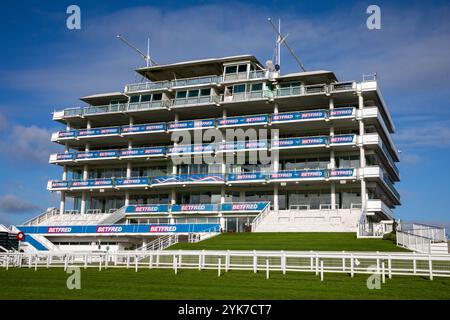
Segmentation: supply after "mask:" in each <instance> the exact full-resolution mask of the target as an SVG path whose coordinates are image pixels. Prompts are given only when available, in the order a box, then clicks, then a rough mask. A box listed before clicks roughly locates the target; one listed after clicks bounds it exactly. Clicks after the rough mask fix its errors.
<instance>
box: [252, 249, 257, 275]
mask: <svg viewBox="0 0 450 320" xmlns="http://www.w3.org/2000/svg"><path fill="white" fill-rule="evenodd" d="M257 269H258V257H257V256H256V250H253V273H256V272H258V270H257Z"/></svg>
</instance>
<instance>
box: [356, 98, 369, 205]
mask: <svg viewBox="0 0 450 320" xmlns="http://www.w3.org/2000/svg"><path fill="white" fill-rule="evenodd" d="M363 108H364V97H363V95H362V92H358V109H359V110H361V111H360V112H361V114H362V110H363ZM358 122H359V136H360V137H361V138H360V139H361V143H360V145H359V158H360V159H359V161H360V168H361V169H362V170H364V167H365V166H366V154H365V150H364V145H363V143H362V137H363V136H364V122H363V119H362V118H360V119H359V120H358ZM362 170H361V171H362ZM366 204H367V187H366V180H365V179H364V177H362V178H361V205H362V207H363V210H365V208H366Z"/></svg>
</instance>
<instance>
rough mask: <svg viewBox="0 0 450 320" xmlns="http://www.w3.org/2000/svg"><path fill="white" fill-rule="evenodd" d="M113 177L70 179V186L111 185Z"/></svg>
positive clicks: (98, 186) (94, 186)
mask: <svg viewBox="0 0 450 320" xmlns="http://www.w3.org/2000/svg"><path fill="white" fill-rule="evenodd" d="M112 186H113V179H89V180H75V181H72V183H71V187H72V188H102V187H112Z"/></svg>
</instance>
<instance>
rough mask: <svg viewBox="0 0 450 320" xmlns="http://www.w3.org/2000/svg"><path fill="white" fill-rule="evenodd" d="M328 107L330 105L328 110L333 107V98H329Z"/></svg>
mask: <svg viewBox="0 0 450 320" xmlns="http://www.w3.org/2000/svg"><path fill="white" fill-rule="evenodd" d="M329 107H330V110H333V109H334V99H333V98H331V99H330V102H329Z"/></svg>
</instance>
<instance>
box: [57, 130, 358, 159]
mask: <svg viewBox="0 0 450 320" xmlns="http://www.w3.org/2000/svg"><path fill="white" fill-rule="evenodd" d="M356 137H357V136H356V135H354V134H353V135H335V136H332V137H329V136H313V137H298V138H283V139H277V140H271V141H270V140H263V139H261V140H250V141H232V142H231V141H229V142H228V141H227V142H222V143H206V144H189V145H177V146H157V147H141V148H131V149H130V148H125V149H113V150H92V151H80V152H67V153H55V154H52V155H50V162H52V163H58V162H68V161H81V160H97V159H121V158H136V157H143V158H145V157H147V158H148V157H170V156H175V155H190V154H212V153H226V152H239V151H246V152H248V151H258V150H266V151H269V150H271V149H273V150H286V149H294V148H310V147H325V146H329V145H331V146H339V145H354V144H356V140H357V139H356Z"/></svg>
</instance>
